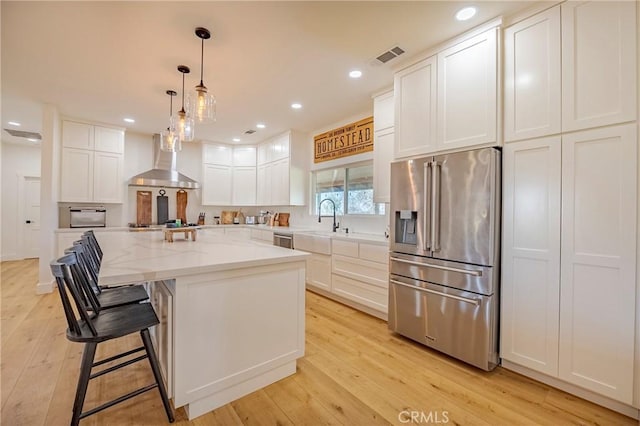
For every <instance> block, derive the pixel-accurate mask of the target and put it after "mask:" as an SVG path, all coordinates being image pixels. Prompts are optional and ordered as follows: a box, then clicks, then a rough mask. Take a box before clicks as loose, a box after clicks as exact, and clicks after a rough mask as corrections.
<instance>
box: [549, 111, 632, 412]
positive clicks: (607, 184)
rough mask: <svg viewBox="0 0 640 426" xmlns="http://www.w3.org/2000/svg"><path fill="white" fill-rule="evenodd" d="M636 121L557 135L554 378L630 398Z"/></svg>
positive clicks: (619, 398) (628, 400) (614, 396)
mask: <svg viewBox="0 0 640 426" xmlns="http://www.w3.org/2000/svg"><path fill="white" fill-rule="evenodd" d="M637 189H638V188H637V135H636V125H635V124H628V125H624V126H614V127H608V128H602V129H595V130H589V131H583V132H579V133H573V134H570V135H566V136H563V140H562V241H561V247H562V252H561V257H562V265H561V282H562V286H561V293H560V378H562V379H564V380H566V381H568V382H571V383H574V384H576V385H578V386H581V387H583V388H586V389H589V390H592V391H594V392H597V393H599V394H601V395H604V396H607V397H609V398H612V399H615V400H617V401H620V402H623V403H625V404H629V405H631V403H632V397H633V377H634V375H633V374H632V372H633V370H634V338H635V336H634V329H635V304H636V243H637V227H636V217H637V216H636V206H637V193H638V192H637Z"/></svg>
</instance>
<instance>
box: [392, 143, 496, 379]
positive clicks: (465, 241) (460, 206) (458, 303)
mask: <svg viewBox="0 0 640 426" xmlns="http://www.w3.org/2000/svg"><path fill="white" fill-rule="evenodd" d="M500 188H501V160H500V151H499V150H498V149H495V148H483V149H477V150H470V151H465V152H457V153H453V154H444V155H437V156H429V157H422V158H415V159H411V160H406V161H400V162H395V163H392V164H391V206H390V207H391V224H390V225H391V226H390V228H391V229H390V230H391V233H390V249H391V255H390V261H389V264H390V265H389V272H390V277H389V329H390V330H392V331H394V332H397V333H399V334H402V335H404V336H406V337H409V338H411V339H413V340H416V341H418V342H420V343H423V344H425V345H427V346H429V347H431V348H434V349H437V350H439V351H441V352H444V353H446V354H448V355H451V356H453V357H455V358H458V359H460V360H462V361H465V362H467V363H469V364H472V365H475V366H477V367H479V368H482V369H484V370H492V369H493V368H495V366H496V365H497V364H498V312H499V309H498V301H499V287H500V285H499V277H500V271H499V259H500Z"/></svg>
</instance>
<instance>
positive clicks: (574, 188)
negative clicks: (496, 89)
mask: <svg viewBox="0 0 640 426" xmlns="http://www.w3.org/2000/svg"><path fill="white" fill-rule="evenodd" d="M636 13H637V11H636V3H635V2H565V3H562V4H561V5H558V6H555V7H553V8H550V9H548V10H546V11H544V12H541V13H539V14H537V15H534V16H531V17H529V18H527V19H525V20H522V21H520V22H518V23H516V24H514V25H512V26H510V27H509V28H507V29H506V30H505V31H504V47H505V55H504V71H505V76H504V106H505V110H504V138H505V144H504V149H503V164H504V165H503V185H504V188H503V205H504V211H503V214H504V218H503V247H502V253H503V254H502V288H501V292H502V296H501V311H502V312H501V344H500V352H501V357H502V359H503V365H504V366H505V367H506V368H510V369H514V370H516V371H519V372H522V373H524V374H528V375H530V376H532V377H534V378H537V379H541V380H543V381H545V379H546V380H547V381H548V382H550V383H551V384H554V385H559V386H560V387H564V388H565V389H566V390H568V391H570V392H574V393H577V394H579V395H580V396H583V397H586V398H588V399H592V400H595V401H596V402H598V403H601V404H603V405H607V406H609V407H611V408H614V409H617V410H618V411H623V412H625V413H628V414H631V415H634V414H635V415H637V414H638V411H637V410H636V409H637V408H639V407H640V390H639V388H640V378H639V376H640V374H639V373H640V372H639V371H638V367H639V366H638V360H637V359H636V355H635V352H636V350H637V347H638V343H637V342H636V339H637V331H636V327H637V319H636V316H637V315H638V313H637V304H638V295H637V291H638V285H637V278H636V275H637V272H638V271H637V259H638V252H637V244H638V241H637V240H638V237H637V235H638V234H637V231H638V214H637V213H638V212H637V205H638V148H637V144H638V138H637V129H638V123H637V109H636V104H637V86H636V85H637V78H638V77H637V57H636V52H637V50H636V49H637V46H636V43H637V26H636V16H637V15H636ZM538 373H541V374H538ZM625 407H626V408H625ZM632 407H635V408H632Z"/></svg>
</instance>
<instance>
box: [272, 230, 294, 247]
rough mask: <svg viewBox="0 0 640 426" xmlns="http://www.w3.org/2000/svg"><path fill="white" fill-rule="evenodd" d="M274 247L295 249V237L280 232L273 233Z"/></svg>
mask: <svg viewBox="0 0 640 426" xmlns="http://www.w3.org/2000/svg"><path fill="white" fill-rule="evenodd" d="M273 245H274V246H278V247H284V248H288V249H292V248H293V235H290V234H280V233H278V232H274V233H273Z"/></svg>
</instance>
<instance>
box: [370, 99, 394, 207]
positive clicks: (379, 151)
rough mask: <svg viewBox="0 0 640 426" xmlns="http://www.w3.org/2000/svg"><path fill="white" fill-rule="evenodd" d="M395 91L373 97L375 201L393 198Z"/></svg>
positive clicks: (387, 200) (382, 201) (385, 200)
mask: <svg viewBox="0 0 640 426" xmlns="http://www.w3.org/2000/svg"><path fill="white" fill-rule="evenodd" d="M393 112H394V97H393V91H390V92H387V93H383V94H382V95H379V96H376V97H375V98H374V99H373V128H374V132H373V201H374V202H376V203H388V202H389V201H390V200H391V161H392V160H393V145H394V126H393V117H394V113H393Z"/></svg>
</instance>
